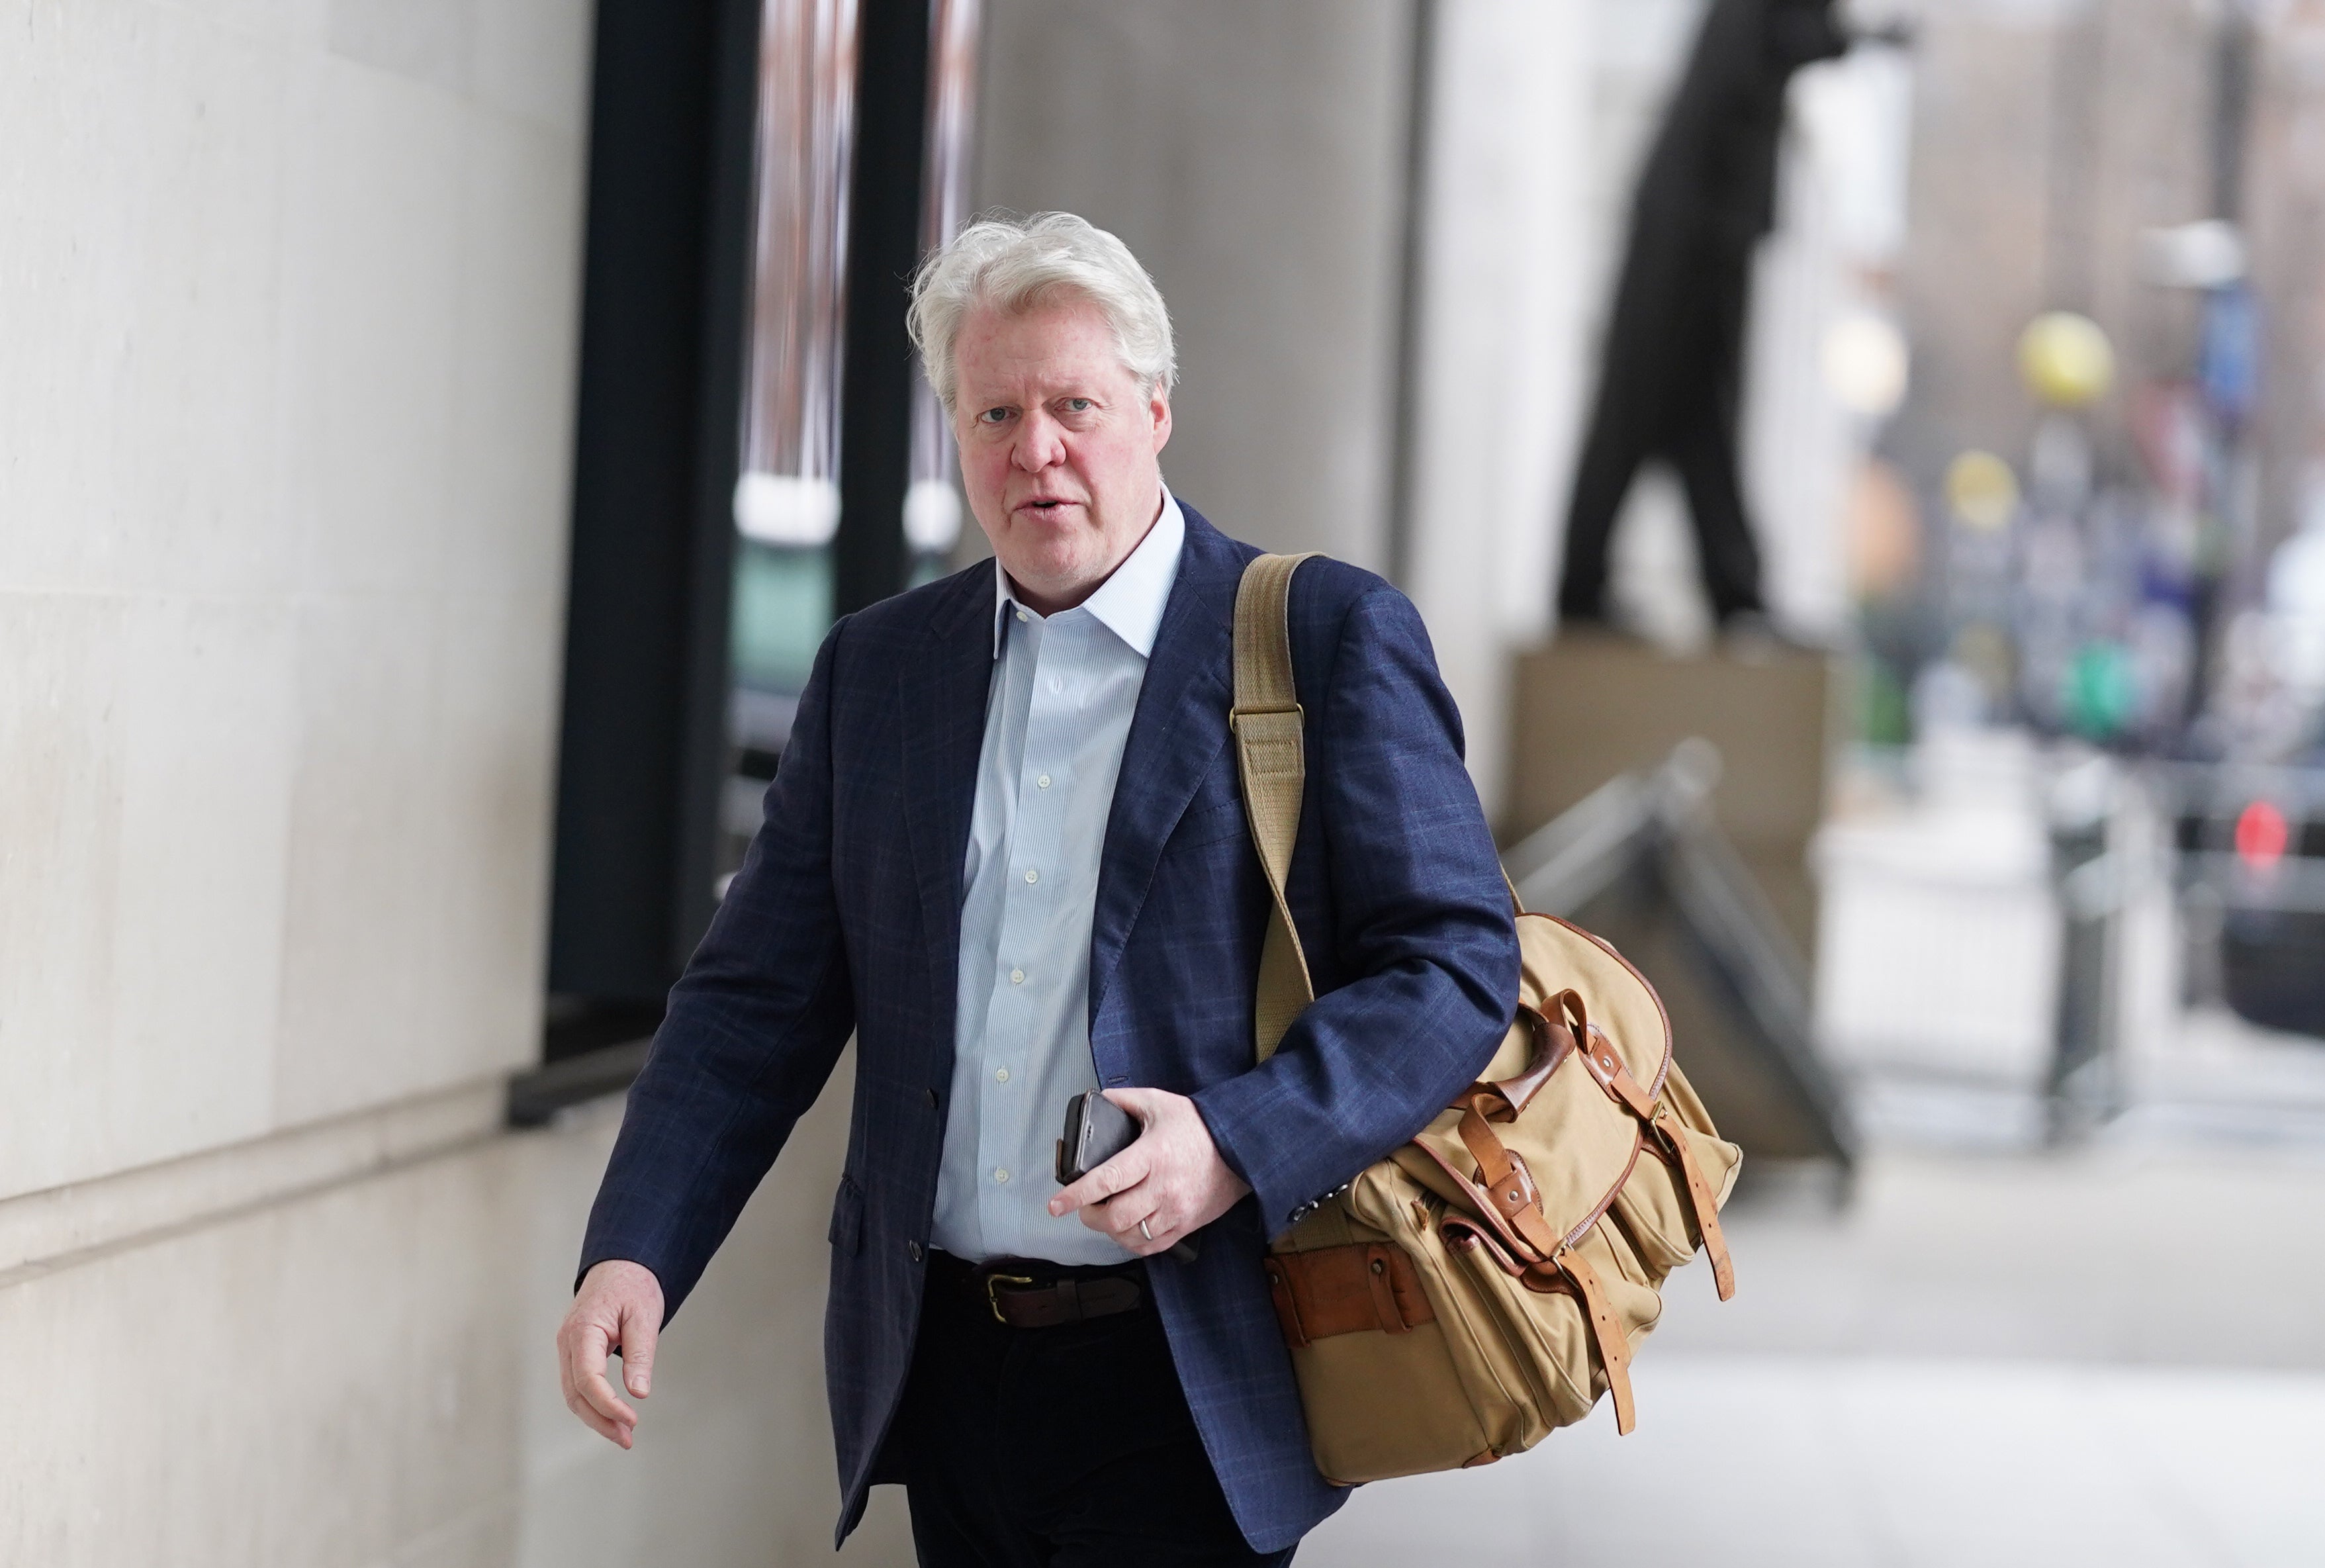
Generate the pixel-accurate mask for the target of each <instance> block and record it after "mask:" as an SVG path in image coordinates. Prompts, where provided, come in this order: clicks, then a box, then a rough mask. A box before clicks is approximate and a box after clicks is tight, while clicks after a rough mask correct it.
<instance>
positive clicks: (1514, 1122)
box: [1230, 555, 1743, 1483]
mask: <svg viewBox="0 0 2325 1568" xmlns="http://www.w3.org/2000/svg"><path fill="white" fill-rule="evenodd" d="M1305 559H1306V557H1305V556H1297V555H1264V556H1261V557H1260V558H1259V559H1258V560H1256V561H1253V562H1252V563H1251V565H1250V566H1249V567H1248V568H1247V569H1246V571H1245V573H1244V576H1243V581H1242V585H1241V588H1240V589H1239V591H1238V593H1237V598H1236V621H1235V702H1236V706H1235V711H1234V713H1233V716H1232V718H1231V719H1230V723H1231V725H1232V727H1233V729H1234V734H1235V740H1236V748H1237V759H1238V763H1239V765H1240V767H1241V770H1242V776H1243V791H1244V807H1245V812H1246V815H1247V816H1248V818H1249V820H1250V822H1251V835H1252V840H1253V842H1254V843H1255V845H1256V846H1257V847H1258V849H1259V858H1260V862H1261V864H1262V865H1263V866H1264V867H1265V868H1266V872H1267V881H1268V886H1269V888H1270V890H1271V891H1272V892H1273V894H1274V914H1273V916H1272V918H1271V920H1270V923H1269V926H1268V932H1267V936H1266V938H1265V942H1264V946H1263V948H1262V956H1261V960H1260V971H1259V990H1258V1003H1257V1007H1256V1009H1255V1015H1256V1016H1255V1035H1256V1043H1257V1047H1258V1055H1259V1059H1260V1060H1261V1061H1263V1062H1264V1061H1265V1060H1266V1059H1267V1058H1268V1056H1269V1055H1270V1054H1272V1053H1274V1050H1275V1046H1276V1043H1277V1042H1278V1041H1279V1040H1281V1039H1282V1038H1283V1032H1284V1030H1285V1029H1286V1028H1288V1027H1289V1026H1290V1025H1291V1024H1292V1020H1293V1019H1294V1018H1296V1017H1297V1016H1299V1014H1300V1010H1301V1008H1302V1007H1306V1006H1307V1005H1308V1003H1309V1002H1311V1000H1313V999H1314V995H1315V993H1314V990H1313V988H1312V986H1311V982H1310V979H1309V975H1308V966H1307V960H1306V957H1305V955H1304V954H1303V953H1302V952H1301V947H1300V936H1299V932H1297V930H1295V929H1294V928H1293V926H1292V912H1291V910H1290V908H1289V906H1288V905H1286V904H1285V902H1284V891H1285V883H1286V880H1287V877H1288V876H1289V874H1290V871H1291V867H1292V842H1293V840H1294V839H1295V838H1296V837H1297V835H1298V831H1299V827H1300V806H1301V790H1302V787H1303V785H1304V784H1305V782H1306V777H1307V765H1306V760H1305V755H1304V747H1303V742H1302V738H1301V712H1300V708H1299V703H1298V700H1297V698H1296V696H1295V695H1294V692H1293V687H1292V645H1291V636H1290V633H1289V631H1288V629H1287V626H1286V622H1285V609H1286V605H1287V602H1288V600H1289V597H1290V594H1291V588H1292V573H1293V571H1295V570H1296V569H1297V568H1298V566H1299V564H1300V562H1301V561H1303V560H1305ZM1512 897H1513V899H1514V897H1515V894H1514V893H1513V895H1512ZM1517 927H1518V942H1519V947H1520V950H1521V953H1522V955H1523V964H1524V978H1523V979H1522V980H1521V982H1520V985H1519V991H1518V1006H1517V1016H1516V1020H1515V1021H1514V1023H1513V1024H1512V1025H1511V1026H1510V1032H1509V1035H1508V1036H1507V1037H1506V1038H1505V1040H1504V1041H1503V1042H1502V1045H1501V1048H1500V1049H1499V1050H1498V1051H1497V1052H1496V1053H1495V1055H1494V1058H1493V1060H1492V1062H1490V1063H1488V1065H1487V1070H1486V1076H1485V1077H1484V1078H1483V1079H1482V1080H1480V1081H1478V1082H1477V1083H1474V1084H1472V1085H1471V1086H1470V1087H1469V1088H1468V1090H1464V1091H1463V1092H1462V1093H1461V1094H1460V1095H1459V1097H1457V1098H1456V1099H1454V1101H1453V1103H1452V1104H1450V1105H1449V1106H1448V1107H1446V1108H1445V1109H1444V1110H1443V1111H1442V1112H1440V1114H1439V1115H1438V1116H1437V1118H1436V1119H1435V1120H1433V1121H1431V1123H1430V1124H1429V1126H1428V1127H1426V1128H1424V1129H1423V1130H1422V1133H1421V1134H1420V1136H1419V1137H1415V1138H1414V1139H1413V1141H1412V1142H1411V1143H1409V1144H1406V1145H1404V1146H1403V1147H1401V1148H1398V1149H1396V1150H1395V1151H1394V1152H1393V1153H1392V1154H1391V1155H1389V1156H1388V1157H1387V1158H1386V1159H1384V1160H1382V1161H1380V1162H1379V1163H1377V1164H1374V1165H1372V1166H1370V1167H1368V1168H1367V1169H1366V1170H1365V1171H1364V1172H1363V1173H1362V1174H1359V1175H1357V1178H1356V1179H1355V1180H1354V1181H1353V1182H1351V1183H1348V1187H1347V1188H1346V1190H1345V1191H1343V1192H1341V1193H1339V1194H1338V1196H1336V1197H1334V1198H1332V1199H1331V1200H1329V1201H1328V1202H1323V1203H1321V1204H1320V1205H1319V1206H1318V1207H1317V1208H1315V1209H1314V1210H1313V1211H1311V1213H1309V1214H1308V1216H1307V1217H1306V1218H1304V1219H1302V1220H1300V1222H1299V1223H1298V1224H1296V1225H1294V1226H1293V1227H1292V1229H1291V1230H1290V1231H1288V1232H1287V1233H1285V1234H1284V1235H1283V1236H1282V1237H1279V1238H1277V1239H1276V1241H1275V1244H1274V1247H1273V1248H1272V1249H1271V1250H1270V1252H1269V1255H1268V1257H1267V1259H1266V1268H1267V1275H1268V1283H1269V1285H1270V1288H1271V1290H1272V1292H1273V1294H1274V1301H1275V1312H1276V1316H1277V1318H1278V1320H1279V1322H1281V1325H1282V1327H1283V1338H1284V1342H1285V1343H1286V1344H1287V1345H1289V1346H1290V1347H1291V1350H1292V1367H1293V1369H1294V1371H1295V1372H1296V1373H1297V1375H1298V1377H1299V1379H1300V1396H1301V1404H1302V1405H1303V1406H1305V1408H1306V1410H1307V1415H1308V1432H1309V1437H1310V1440H1311V1444H1312V1446H1313V1448H1314V1451H1315V1455H1316V1464H1317V1468H1318V1469H1319V1470H1320V1471H1322V1472H1323V1473H1324V1474H1325V1475H1326V1476H1327V1477H1329V1479H1331V1480H1335V1481H1338V1482H1343V1483H1348V1482H1356V1481H1368V1480H1385V1479H1386V1478H1387V1477H1390V1476H1399V1475H1413V1474H1418V1473H1420V1472H1422V1471H1440V1470H1453V1469H1458V1468H1460V1467H1464V1466H1468V1465H1477V1464H1488V1463H1491V1462H1492V1461H1495V1460H1496V1459H1500V1458H1502V1457H1503V1456H1504V1455H1505V1454H1512V1453H1517V1452H1522V1451H1524V1450H1525V1449H1528V1448H1531V1447H1533V1445H1534V1444H1535V1443H1539V1442H1541V1441H1542V1439H1543V1438H1544V1437H1546V1436H1548V1435H1549V1434H1550V1433H1552V1431H1553V1430H1555V1429H1556V1428H1558V1427H1561V1426H1565V1425H1568V1424H1570V1423H1573V1422H1576V1421H1579V1420H1581V1419H1582V1417H1583V1416H1585V1415H1588V1414H1589V1412H1590V1409H1591V1407H1592V1406H1594V1405H1595V1404H1596V1403H1597V1402H1598V1396H1599V1395H1600V1394H1601V1393H1602V1392H1607V1393H1611V1394H1612V1395H1613V1396H1614V1400H1615V1418H1616V1426H1617V1428H1618V1430H1620V1431H1622V1432H1626V1433H1627V1432H1629V1431H1630V1430H1631V1427H1632V1424H1633V1419H1634V1417H1633V1411H1632V1403H1631V1380H1630V1374H1629V1368H1630V1361H1631V1356H1632V1353H1633V1351H1634V1350H1635V1349H1636V1347H1637V1344H1638V1341H1641V1340H1642V1339H1644V1337H1645V1336H1646V1335H1647V1333H1648V1332H1649V1331H1652V1330H1653V1328H1654V1326H1655V1321H1656V1319H1657V1318H1658V1317H1659V1316H1661V1314H1662V1312H1663V1299H1662V1297H1661V1295H1660V1294H1657V1293H1658V1292H1659V1290H1660V1289H1661V1287H1662V1285H1663V1276H1665V1275H1667V1274H1669V1273H1670V1272H1671V1271H1672V1269H1674V1268H1676V1267H1678V1266H1680V1265H1681V1264H1682V1263H1684V1262H1686V1261H1687V1260H1688V1259H1689V1258H1690V1257H1693V1256H1694V1255H1695V1253H1696V1250H1697V1249H1698V1248H1702V1249H1703V1250H1704V1251H1705V1252H1707V1253H1708V1254H1709V1256H1710V1258H1711V1267H1712V1276H1713V1278H1714V1280H1715V1282H1716V1283H1717V1285H1718V1291H1719V1295H1720V1299H1722V1300H1723V1301H1724V1300H1726V1299H1727V1298H1728V1296H1729V1295H1730V1294H1733V1292H1734V1290H1735V1274H1734V1270H1733V1267H1732V1266H1731V1265H1730V1263H1729V1261H1728V1244H1727V1241H1726V1239H1725V1238H1724V1237H1723V1236H1722V1235H1721V1234H1720V1229H1719V1209H1720V1205H1721V1204H1723V1203H1725V1202H1727V1200H1728V1192H1729V1191H1730V1190H1731V1189H1732V1188H1733V1187H1734V1185H1735V1183H1736V1173H1737V1168H1738V1167H1739V1165H1740V1164H1742V1161H1743V1152H1742V1151H1741V1150H1739V1149H1738V1148H1737V1146H1735V1145H1733V1144H1730V1143H1725V1142H1722V1141H1721V1139H1720V1137H1719V1135H1718V1132H1717V1131H1716V1130H1715V1129H1714V1128H1713V1127H1712V1124H1711V1118H1710V1117H1709V1115H1708V1114H1706V1112H1705V1110H1704V1109H1703V1102H1702V1101H1701V1100H1700V1099H1697V1098H1696V1096H1695V1091H1694V1090H1691V1089H1690V1088H1689V1087H1688V1081H1687V1079H1686V1078H1685V1076H1684V1075H1682V1074H1681V1072H1680V1071H1679V1069H1678V1067H1676V1066H1675V1065H1673V1063H1672V1039H1671V1023H1670V1020H1669V1018H1668V1017H1667V1016H1665V1015H1664V1012H1663V1003H1662V1001H1661V999H1660V998H1658V997H1656V995H1655V992H1654V988H1653V987H1652V986H1650V985H1649V984H1647V982H1646V979H1644V977H1643V976H1641V975H1640V973H1639V972H1638V971H1637V970H1635V969H1633V968H1632V967H1631V966H1630V965H1629V964H1628V963H1626V962H1625V961H1624V960H1623V959H1622V957H1621V956H1620V955H1619V954H1617V953H1616V951H1615V950H1614V949H1613V948H1611V947H1609V946H1608V945H1607V944H1606V943H1605V942H1600V941H1599V940H1598V938H1596V937H1594V936H1591V935H1590V934H1589V932H1584V931H1582V930H1580V929H1579V928H1577V927H1575V926H1573V925H1570V924H1568V923H1566V922H1564V921H1561V920H1557V919H1553V918H1552V917H1551V916H1549V915H1542V914H1524V913H1521V914H1519V915H1518V917H1517Z"/></svg>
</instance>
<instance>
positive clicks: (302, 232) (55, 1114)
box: [0, 0, 903, 1568]
mask: <svg viewBox="0 0 2325 1568" xmlns="http://www.w3.org/2000/svg"><path fill="white" fill-rule="evenodd" d="M592 15H593V12H592V7H591V6H590V5H589V4H588V0H425V3H422V0H179V3H166V0H74V3H73V4H70V5H59V4H55V3H53V0H0V37H5V39H6V40H7V42H6V43H5V46H0V137H5V142H6V144H7V145H8V147H9V150H10V151H9V156H8V157H7V158H6V159H5V160H0V215H5V216H4V217H0V343H5V345H6V349H5V353H0V430H5V431H6V440H5V452H0V1342H5V1344H6V1345H7V1346H8V1359H9V1367H10V1373H9V1390H8V1395H7V1399H6V1406H7V1410H8V1415H9V1419H8V1422H7V1424H6V1427H5V1431H0V1562H5V1563H9V1564H12V1565H13V1564H24V1565H25V1568H35V1565H37V1568H155V1565H157V1564H168V1565H170V1568H210V1565H217V1568H261V1565H267V1568H277V1565H279V1568H336V1565H341V1564H344V1565H347V1568H361V1565H369V1564H378V1565H383V1568H384V1565H386V1564H396V1565H398V1568H421V1565H422V1564H425V1565H428V1568H452V1565H455V1564H458V1565H464V1568H465V1565H477V1568H483V1565H486V1564H491V1565H496V1568H498V1565H505V1564H515V1563H526V1564H532V1563H541V1564H548V1563H556V1564H559V1565H560V1568H570V1565H587V1564H593V1563H607V1564H611V1563H625V1562H638V1561H662V1562H671V1563H686V1564H689V1565H690V1568H692V1565H695V1564H709V1565H717V1564H724V1563H734V1564H737V1565H741V1564H746V1563H749V1564H756V1563H766V1562H769V1561H786V1562H788V1561H797V1560H801V1559H805V1558H808V1557H809V1556H811V1555H814V1556H820V1555H821V1554H823V1553H825V1552H827V1551H828V1550H829V1528H830V1524H831V1520H832V1517H833V1516H834V1514H835V1513H836V1511H837V1506H838V1492H837V1487H836V1484H835V1482H834V1480H833V1478H832V1464H831V1458H830V1452H829V1434H828V1433H829V1428H828V1424H827V1421H826V1418H825V1415H824V1412H823V1406H822V1399H821V1376H820V1333H819V1332H818V1325H819V1322H820V1313H821V1300H822V1289H823V1276H824V1247H823V1240H822V1231H823V1220H824V1216H825V1214H826V1213H827V1212H828V1209H829V1194H830V1189H831V1183H832V1180H833V1179H834V1176H835V1174H836V1171H837V1167H838V1138H839V1137H840V1136H841V1127H842V1126H843V1125H844V1116H843V1115H841V1114H840V1113H839V1112H838V1111H836V1110H835V1109H834V1107H835V1105H836V1104H838V1103H839V1101H838V1097H842V1096H844V1095H845V1093H846V1084H845V1082H844V1081H842V1082H839V1083H837V1084H835V1086H834V1088H833V1090H832V1096H833V1097H834V1098H833V1099H828V1100H827V1102H826V1106H825V1109H822V1110H821V1111H820V1112H818V1113H817V1115H816V1116H815V1117H814V1118H811V1119H810V1122H809V1123H808V1124H807V1125H805V1126H803V1127H802V1129H801V1135H800V1142H801V1148H800V1151H799V1153H798V1155H796V1157H794V1158H793V1159H792V1160H790V1161H787V1162H786V1164H785V1166H784V1168H783V1170H782V1171H780V1172H779V1173H778V1174H777V1176H776V1178H775V1179H774V1180H773V1182H771V1183H769V1185H768V1187H767V1189H766V1190H765V1191H764V1192H763V1193H762V1194H761V1196H760V1199H759V1201H758V1202H756V1203H755V1205H754V1207H753V1208H752V1210H751V1211H750V1213H749V1215H748V1216H747V1217H746V1220H745V1222H744V1225H743V1227H742V1229H740V1230H739V1231H738V1233H737V1235H736V1239H735V1241H734V1243H733V1244H731V1245H730V1246H729V1248H727V1254H726V1255H725V1256H724V1257H722V1258H721V1260H720V1262H719V1265H718V1267H717V1268H715V1269H714V1270H713V1272H712V1276H711V1278H710V1279H709V1281H708V1282H707V1283H706V1285H705V1287H704V1289H703V1290H702V1291H701V1292H700V1293H699V1294H698V1295H697V1296H696V1298H695V1304H693V1305H692V1306H691V1307H690V1310H689V1312H688V1313H686V1314H685V1315H684V1316H683V1317H681V1319H680V1320H679V1321H678V1322H677V1323H676V1325H674V1327H675V1331H674V1333H673V1334H672V1339H671V1341H670V1350H669V1353H668V1356H667V1358H666V1359H665V1360H664V1362H663V1370H662V1377H661V1378H660V1380H659V1381H660V1387H661V1390H662V1391H661V1393H660V1394H658V1395H657V1396H656V1398H655V1400H654V1402H653V1405H652V1406H649V1412H650V1413H649V1415H648V1420H647V1424H646V1426H645V1428H644V1433H642V1437H641V1444H640V1447H639V1449H638V1450H637V1451H636V1452H634V1453H632V1454H627V1455H625V1454H622V1453H620V1452H617V1451H616V1450H614V1449H612V1448H611V1447H609V1446H607V1445H605V1444H603V1443H599V1442H598V1440H597V1439H596V1438H594V1437H592V1436H590V1435H589V1434H588V1433H587V1432H586V1431H584V1430H583V1429H582V1428H580V1427H579V1425H578V1424H575V1423H574V1422H573V1421H572V1419H571V1417H570V1415H567V1413H566V1412H565V1411H564V1409H563V1407H562V1405H561V1403H560V1399H559V1396H558V1391H557V1386H556V1381H555V1369H554V1363H553V1359H552V1357H551V1350H550V1335H551V1332H552V1331H553V1329H554V1326H555V1324H556V1322H557V1319H558V1317H559V1316H560V1313H561V1311H562V1306H563V1303H564V1300H565V1296H566V1293H567V1291H568V1290H569V1289H570V1283H571V1266H572V1258H573V1256H574V1250H575V1248H576V1244H577V1241H578V1238H579V1230H580V1224H581V1217H582V1215H583V1213H584V1212H585V1211H586V1209H587V1206H588V1201H589V1195H590V1192H592V1190H593V1189H594V1187H595V1184H596V1181H597V1174H598V1172H599V1170H600V1169H602V1166H603V1163H604V1158H605V1154H606V1151H607V1147H608V1146H609V1143H610V1140H611V1137H612V1132H613V1127H614V1121H615V1112H616V1107H615V1106H613V1105H610V1104H609V1105H605V1106H601V1107H599V1108H597V1109H596V1110H594V1111H593V1112H590V1113H587V1114H583V1115H580V1116H579V1117H577V1118H575V1119H573V1120H571V1121H569V1122H567V1123H565V1124H563V1125H560V1126H559V1127H554V1128H551V1129H549V1130H546V1131H542V1132H539V1133H528V1134H521V1135H513V1134H510V1133H508V1132H506V1131H505V1130H503V1128H502V1126H501V1120H502V1114H501V1102H502V1093H503V1087H502V1086H503V1083H504V1081H505V1076H506V1074H507V1073H508V1072H510V1071H511V1070H512V1069H514V1068H518V1067H521V1066H523V1065H525V1064H527V1063H529V1062H531V1061H533V1059H534V1058H535V1057H536V1056H537V1054H538V1051H539V1040H540V1032H539V1025H540V1007H541V1000H542V944H543V937H544V925H545V917H546V907H547V890H546V877H547V847H548V842H549V828H550V821H549V817H550V812H551V777H552V771H551V770H552V767H553V765H554V757H553V750H554V726H555V723H556V716H557V709H558V691H559V671H558V667H557V663H558V649H559V645H560V636H561V622H562V605H563V597H564V588H565V540H566V535H567V487H568V484H569V475H570V467H571V464H570V423H571V410H572V404H573V398H574V374H575V354H576V342H577V322H578V315H579V283H580V276H579V274H580V259H581V246H580V227H581V202H582V190H583V173H584V167H585V160H586V157H587V153H588V146H587V141H588V137H587V112H586V108H587V105H586V99H587V93H588V54H589V40H590V32H591V23H592ZM901 1540H902V1536H901V1535H900V1534H899V1532H898V1528H897V1525H896V1519H895V1515H894V1507H893V1504H892V1503H891V1502H889V1501H886V1500H884V1501H883V1503H882V1504H881V1506H880V1507H879V1508H877V1509H876V1510H875V1516H874V1519H873V1522H872V1525H871V1526H869V1527H868V1529H867V1533H866V1535H864V1536H860V1537H859V1541H860V1543H861V1545H859V1546H858V1547H857V1548H854V1549H852V1550H851V1553H850V1560H858V1561H866V1562H877V1561H891V1562H894V1561H901V1560H903V1548H902V1547H901V1545H900V1544H899V1543H900V1542H901Z"/></svg>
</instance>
